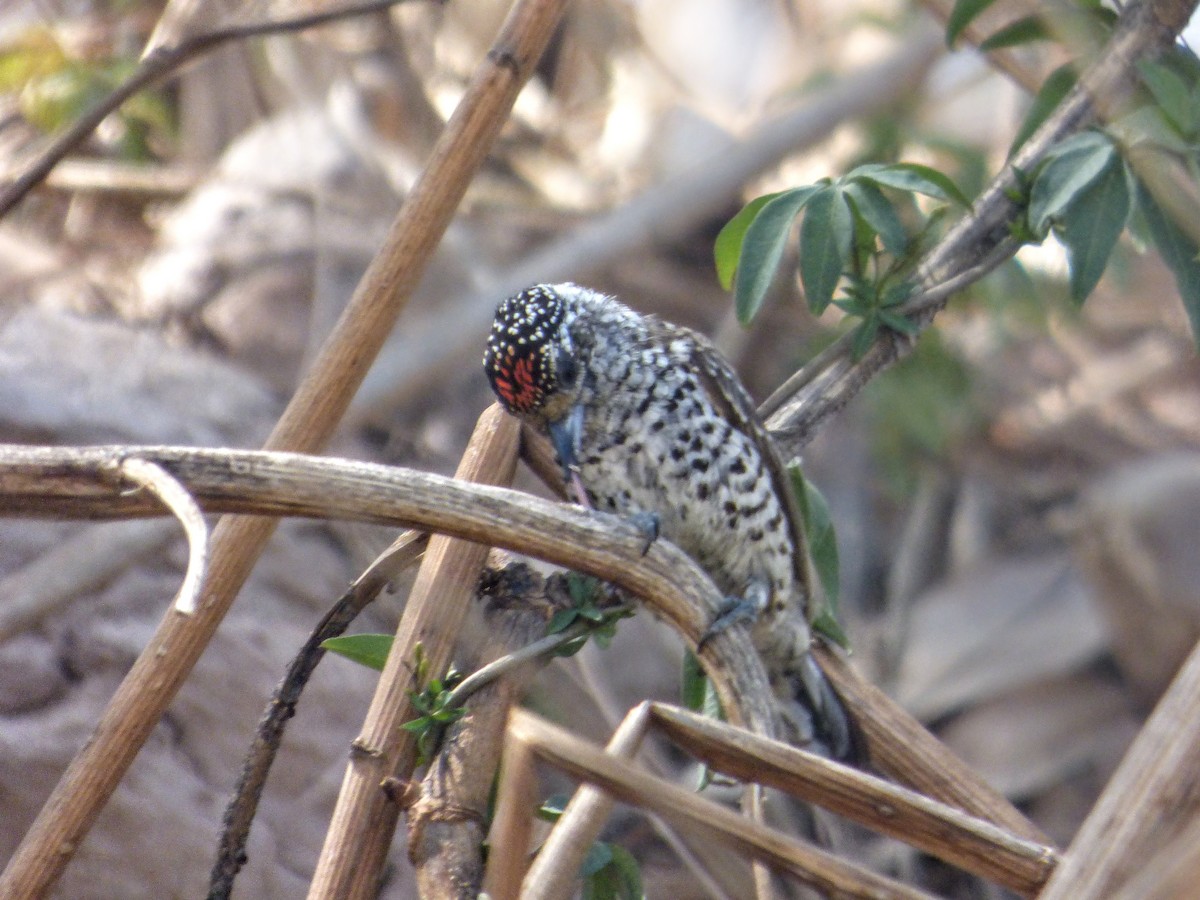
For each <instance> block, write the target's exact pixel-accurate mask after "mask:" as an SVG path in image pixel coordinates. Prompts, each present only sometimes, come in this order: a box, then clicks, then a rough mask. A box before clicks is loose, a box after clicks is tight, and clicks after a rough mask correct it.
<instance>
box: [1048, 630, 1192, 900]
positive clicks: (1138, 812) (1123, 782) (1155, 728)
mask: <svg viewBox="0 0 1200 900" xmlns="http://www.w3.org/2000/svg"><path fill="white" fill-rule="evenodd" d="M1197 821H1200V647H1197V648H1196V649H1194V650H1193V651H1192V653H1191V655H1190V656H1189V657H1188V658H1187V661H1186V662H1185V663H1184V664H1183V666H1182V668H1180V670H1179V673H1178V674H1177V675H1176V676H1175V680H1174V681H1173V682H1171V686H1170V688H1168V689H1167V692H1166V694H1164V695H1163V697H1162V699H1161V700H1159V702H1158V706H1156V707H1155V708H1154V712H1153V713H1152V714H1151V716H1150V718H1149V719H1147V720H1146V724H1145V725H1144V726H1143V727H1142V730H1141V731H1140V732H1139V733H1138V736H1137V738H1136V739H1135V740H1134V742H1133V746H1131V747H1130V748H1129V750H1128V751H1127V752H1126V754H1125V758H1124V759H1123V760H1122V761H1121V765H1120V766H1118V767H1117V771H1116V772H1115V773H1114V774H1113V776H1112V779H1111V780H1110V781H1109V782H1108V785H1107V786H1106V787H1105V788H1104V791H1103V793H1101V795H1100V799H1099V800H1097V801H1096V805H1095V806H1094V807H1093V808H1092V811H1091V812H1090V813H1089V814H1088V817H1087V819H1085V820H1084V822H1083V825H1082V826H1080V828H1079V832H1078V833H1077V834H1076V835H1075V839H1074V840H1073V841H1072V842H1071V846H1070V847H1069V848H1068V850H1067V852H1066V853H1065V854H1064V855H1063V860H1062V862H1061V863H1060V864H1059V867H1058V870H1057V871H1056V872H1055V873H1054V875H1053V877H1052V878H1051V879H1050V882H1049V883H1048V884H1047V885H1046V890H1045V891H1044V892H1043V893H1042V894H1041V898H1042V900H1093V898H1094V900H1101V898H1105V900H1106V898H1109V897H1111V896H1112V895H1113V894H1114V893H1116V891H1117V888H1118V887H1119V886H1120V885H1121V884H1122V883H1124V882H1125V881H1126V880H1128V879H1130V878H1131V877H1133V876H1134V875H1135V874H1136V873H1137V872H1138V871H1139V870H1141V868H1142V867H1143V866H1144V865H1145V863H1146V860H1147V859H1148V858H1150V857H1151V856H1152V855H1153V854H1154V853H1155V851H1156V850H1157V849H1158V848H1160V847H1162V846H1163V845H1165V844H1168V843H1170V842H1172V841H1173V840H1174V839H1175V838H1176V837H1178V835H1179V834H1180V832H1181V831H1183V830H1184V829H1185V828H1187V827H1188V826H1189V825H1192V824H1194V823H1195V822H1197Z"/></svg>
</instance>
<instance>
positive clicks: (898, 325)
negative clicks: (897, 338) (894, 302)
mask: <svg viewBox="0 0 1200 900" xmlns="http://www.w3.org/2000/svg"><path fill="white" fill-rule="evenodd" d="M879 321H880V323H881V324H883V325H886V326H887V327H888V328H890V329H892V331H898V332H900V333H901V334H907V335H914V334H917V333H918V332H920V330H921V326H919V325H918V324H917V323H916V322H914V321H913V320H912V319H909V318H906V317H904V316H902V315H900V314H899V313H894V312H891V311H890V310H886V309H881V310H880V311H879Z"/></svg>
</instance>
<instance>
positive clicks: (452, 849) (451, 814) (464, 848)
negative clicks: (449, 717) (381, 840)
mask: <svg viewBox="0 0 1200 900" xmlns="http://www.w3.org/2000/svg"><path fill="white" fill-rule="evenodd" d="M500 555H501V554H497V556H500ZM491 564H492V565H493V566H497V565H499V561H498V560H496V559H493V560H491ZM481 595H484V596H486V609H485V611H484V619H485V621H486V623H487V626H488V634H489V639H488V641H487V642H486V644H485V646H484V648H483V650H482V653H481V657H482V658H483V659H485V660H487V659H494V658H498V657H502V656H504V655H506V654H509V653H512V652H514V651H516V650H517V649H518V648H520V647H524V646H527V645H528V644H529V643H530V642H532V641H533V640H534V639H535V638H537V637H539V636H540V635H541V634H542V633H543V632H544V631H545V630H546V622H547V621H548V619H549V617H550V614H551V612H552V611H553V607H552V606H551V603H550V601H549V599H548V598H547V597H546V591H545V582H544V581H543V580H542V578H541V577H540V576H538V575H537V574H536V573H535V572H534V571H533V570H532V569H530V568H529V566H527V565H525V564H523V563H508V564H507V565H505V566H504V567H503V568H499V569H495V568H494V569H493V570H492V571H490V572H489V573H488V574H487V584H486V588H485V587H484V586H483V585H481ZM545 662H546V659H545V658H543V660H542V664H544V663H545ZM535 668H536V667H535V666H533V665H532V664H531V663H530V662H526V663H525V664H524V666H522V668H521V669H519V670H518V671H517V672H514V673H511V674H509V675H508V676H507V677H504V678H502V679H500V680H499V681H494V682H492V683H490V684H489V685H487V686H486V687H484V688H483V689H482V690H481V691H479V692H478V693H476V694H474V695H473V696H472V697H471V698H470V700H468V701H467V704H466V707H465V709H466V716H465V718H463V719H460V720H459V721H458V722H455V723H454V724H453V725H452V726H451V727H450V729H449V730H448V732H447V734H446V738H445V740H444V742H443V745H442V749H441V751H440V752H439V753H438V755H437V757H436V758H435V759H434V760H433V762H432V764H431V765H430V767H429V772H428V773H427V774H426V775H425V777H424V778H423V779H422V780H421V795H420V798H419V799H418V800H417V801H416V803H415V804H414V805H413V806H412V807H411V808H410V809H409V810H408V855H409V858H410V859H411V860H412V862H413V865H414V867H415V868H416V874H417V885H418V890H419V895H420V896H421V897H422V898H423V900H475V898H476V897H478V896H479V891H480V888H481V887H482V885H483V839H484V837H486V834H485V831H484V823H485V821H486V819H487V811H488V799H489V796H490V794H491V790H492V781H493V778H494V777H495V772H496V768H497V766H498V765H499V763H500V749H501V747H503V745H504V726H505V723H506V722H507V721H508V711H509V709H510V708H511V707H512V705H513V704H514V703H516V702H518V701H519V700H520V698H521V696H522V694H523V693H524V691H525V688H526V686H527V685H528V682H529V679H530V677H531V676H532V675H533V674H534V671H535Z"/></svg>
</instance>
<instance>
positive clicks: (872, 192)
mask: <svg viewBox="0 0 1200 900" xmlns="http://www.w3.org/2000/svg"><path fill="white" fill-rule="evenodd" d="M846 196H847V197H849V199H850V203H851V205H852V206H853V207H854V211H855V212H856V213H858V215H859V216H861V217H862V219H863V220H864V221H865V222H866V223H867V224H868V225H870V226H871V228H872V229H873V230H874V231H875V233H876V234H878V235H879V239H880V240H881V241H883V246H884V249H886V250H887V251H888V252H889V253H892V254H894V255H896V256H899V255H900V254H901V253H903V252H904V251H905V250H907V249H908V232H906V231H905V230H904V223H903V222H901V221H900V216H899V215H898V214H897V213H896V208H895V207H894V206H892V204H891V202H890V201H889V200H888V198H887V197H885V196H884V195H883V191H881V190H880V189H879V188H878V187H876V186H875V185H874V184H873V183H872V182H870V181H866V180H862V181H858V180H855V181H851V182H850V183H849V184H847V185H846Z"/></svg>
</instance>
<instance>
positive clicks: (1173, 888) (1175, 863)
mask: <svg viewBox="0 0 1200 900" xmlns="http://www.w3.org/2000/svg"><path fill="white" fill-rule="evenodd" d="M1196 885H1200V819H1198V820H1195V821H1193V822H1192V823H1191V824H1190V825H1188V826H1187V828H1185V829H1184V830H1183V831H1181V832H1179V834H1178V835H1176V836H1175V838H1174V839H1173V840H1171V841H1169V842H1168V843H1167V844H1166V845H1165V846H1163V847H1162V849H1160V850H1159V851H1158V852H1157V853H1155V854H1154V855H1153V856H1152V857H1150V859H1149V860H1147V861H1146V862H1145V864H1144V865H1142V866H1141V868H1140V870H1139V871H1137V872H1134V873H1133V874H1131V875H1130V877H1129V880H1128V881H1126V882H1125V883H1124V884H1123V885H1122V886H1121V887H1120V889H1119V890H1117V891H1116V893H1114V894H1113V895H1112V897H1111V900H1180V898H1181V897H1190V896H1192V895H1193V894H1195V892H1196Z"/></svg>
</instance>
